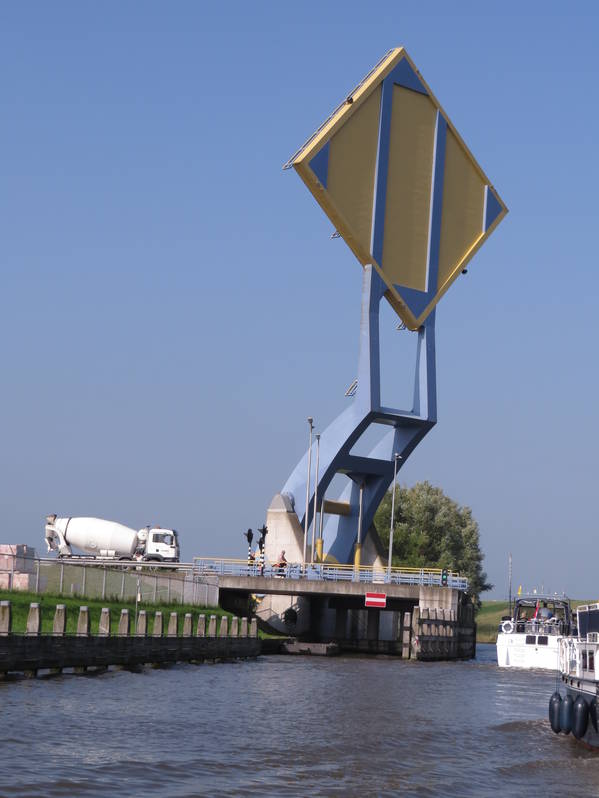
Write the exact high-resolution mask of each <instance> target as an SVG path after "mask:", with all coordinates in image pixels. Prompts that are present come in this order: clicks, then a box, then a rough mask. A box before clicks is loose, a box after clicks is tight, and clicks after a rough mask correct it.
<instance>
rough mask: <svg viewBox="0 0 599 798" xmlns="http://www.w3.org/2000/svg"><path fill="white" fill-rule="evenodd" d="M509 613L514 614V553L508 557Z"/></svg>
mask: <svg viewBox="0 0 599 798" xmlns="http://www.w3.org/2000/svg"><path fill="white" fill-rule="evenodd" d="M507 570H508V584H509V613H510V615H511V614H512V552H511V551H510V553H509V555H508V569H507Z"/></svg>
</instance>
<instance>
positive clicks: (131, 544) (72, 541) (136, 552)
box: [46, 515, 179, 562]
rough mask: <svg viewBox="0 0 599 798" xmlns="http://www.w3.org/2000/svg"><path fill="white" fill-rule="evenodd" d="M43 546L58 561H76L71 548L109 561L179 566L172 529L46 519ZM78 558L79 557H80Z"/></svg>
mask: <svg viewBox="0 0 599 798" xmlns="http://www.w3.org/2000/svg"><path fill="white" fill-rule="evenodd" d="M46 545H47V546H48V551H49V552H50V551H55V552H57V554H58V556H59V557H76V556H77V555H75V554H73V548H72V547H73V546H74V547H75V548H76V549H80V550H81V551H83V552H85V554H86V555H87V556H91V557H99V558H102V559H109V560H138V561H144V562H179V540H178V537H177V531H176V530H175V529H163V528H162V527H158V526H147V527H145V528H144V529H140V530H139V531H137V532H136V531H135V529H131V528H130V527H128V526H124V525H123V524H117V523H116V522H115V521H104V520H103V519H102V518H58V517H57V516H56V515H48V516H46ZM80 556H81V555H80Z"/></svg>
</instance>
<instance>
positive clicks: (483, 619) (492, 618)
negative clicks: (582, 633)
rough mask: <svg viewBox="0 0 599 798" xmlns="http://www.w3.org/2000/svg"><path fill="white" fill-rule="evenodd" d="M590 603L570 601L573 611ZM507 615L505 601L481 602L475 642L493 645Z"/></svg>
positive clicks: (582, 600)
mask: <svg viewBox="0 0 599 798" xmlns="http://www.w3.org/2000/svg"><path fill="white" fill-rule="evenodd" d="M590 601H591V600H590V599H575V600H572V601H571V604H572V608H573V609H574V610H575V609H576V607H578V606H579V604H588V603H589V602H590ZM512 608H513V604H512ZM509 614H510V611H509V607H508V603H507V601H483V603H482V606H481V608H480V610H479V611H478V612H477V614H476V642H477V643H495V642H496V640H497V630H498V629H499V624H500V623H501V618H502V617H503V616H504V615H509Z"/></svg>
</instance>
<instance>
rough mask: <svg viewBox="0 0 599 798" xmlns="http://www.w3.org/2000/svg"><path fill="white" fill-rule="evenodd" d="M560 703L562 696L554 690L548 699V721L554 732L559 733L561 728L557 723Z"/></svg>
mask: <svg viewBox="0 0 599 798" xmlns="http://www.w3.org/2000/svg"><path fill="white" fill-rule="evenodd" d="M561 703H562V697H561V695H560V694H559V692H558V691H557V690H556V691H555V693H554V694H553V695H552V696H551V698H550V699H549V723H550V724H551V728H552V730H553V731H554V732H555V733H556V734H559V733H560V731H561V728H562V727H561V726H560V725H559V711H560V706H561Z"/></svg>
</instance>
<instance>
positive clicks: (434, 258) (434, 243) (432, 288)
mask: <svg viewBox="0 0 599 798" xmlns="http://www.w3.org/2000/svg"><path fill="white" fill-rule="evenodd" d="M446 142H447V122H446V121H445V118H444V117H443V115H442V114H441V113H440V112H439V111H437V127H436V130H435V145H434V146H435V157H434V161H433V179H432V186H431V189H432V197H431V213H430V225H429V233H428V263H427V280H426V291H417V290H416V289H415V288H406V287H405V286H401V285H395V289H396V290H397V292H398V293H399V295H400V296H401V298H402V299H403V300H404V302H405V303H406V305H407V306H408V308H409V309H410V310H411V312H412V313H413V314H414V316H420V314H421V313H422V311H423V310H424V309H425V308H426V306H427V305H428V304H429V302H430V301H431V300H432V298H433V297H434V296H435V294H436V293H437V281H438V277H439V248H440V245H441V221H442V217H443V179H444V176H445V146H446Z"/></svg>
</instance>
